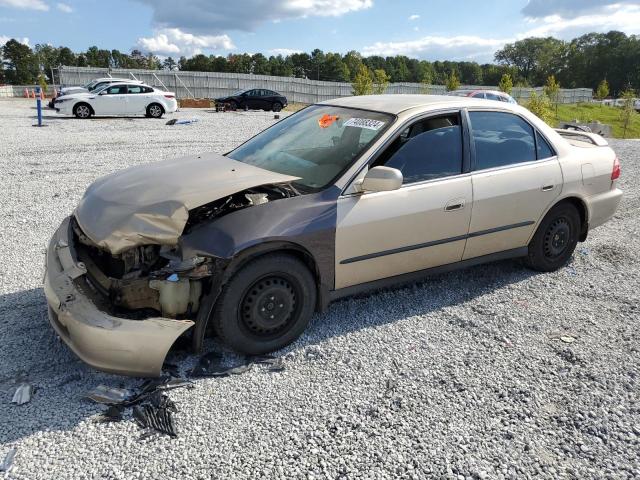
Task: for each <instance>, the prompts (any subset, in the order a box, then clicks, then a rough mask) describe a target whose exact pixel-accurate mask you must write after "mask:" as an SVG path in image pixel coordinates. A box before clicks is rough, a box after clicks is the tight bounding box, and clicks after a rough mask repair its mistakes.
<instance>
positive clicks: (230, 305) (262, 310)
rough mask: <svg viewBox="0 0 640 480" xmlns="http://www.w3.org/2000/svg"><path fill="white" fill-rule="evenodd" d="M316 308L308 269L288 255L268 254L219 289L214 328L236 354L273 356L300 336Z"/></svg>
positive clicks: (214, 313)
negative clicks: (274, 352) (266, 354)
mask: <svg viewBox="0 0 640 480" xmlns="http://www.w3.org/2000/svg"><path fill="white" fill-rule="evenodd" d="M315 305H316V284H315V279H314V277H313V275H312V274H311V272H310V271H309V269H308V268H307V266H306V265H305V264H304V263H303V262H301V261H300V260H298V259H297V258H295V257H293V256H291V255H287V254H270V255H266V256H264V257H260V258H257V259H256V260H253V261H251V262H250V263H248V264H247V265H246V266H244V267H243V268H241V269H240V270H239V271H238V272H237V273H236V274H235V275H234V276H233V277H232V278H231V279H230V280H229V282H228V283H227V284H226V285H225V286H224V288H223V290H222V293H221V295H220V298H219V299H218V301H217V302H216V306H215V308H214V312H213V318H212V321H213V327H214V330H215V332H216V334H217V335H218V336H219V337H220V338H221V340H222V341H223V342H224V343H226V344H227V345H229V346H230V347H231V348H233V349H234V350H236V351H238V352H241V353H245V354H249V355H257V354H262V353H267V352H272V351H274V350H278V349H280V348H282V347H284V346H286V345H288V344H289V343H291V342H293V341H294V340H295V339H296V338H298V336H300V334H301V333H302V332H303V331H304V329H305V328H306V326H307V324H308V323H309V320H310V318H311V316H312V315H313V311H314V310H315Z"/></svg>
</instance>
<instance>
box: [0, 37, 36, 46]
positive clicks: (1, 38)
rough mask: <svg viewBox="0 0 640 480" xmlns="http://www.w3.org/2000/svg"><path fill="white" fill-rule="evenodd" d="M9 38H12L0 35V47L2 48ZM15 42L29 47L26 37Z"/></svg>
mask: <svg viewBox="0 0 640 480" xmlns="http://www.w3.org/2000/svg"><path fill="white" fill-rule="evenodd" d="M11 38H12V37H7V36H6V35H0V47H2V46H3V45H4V44H5V43H7V42H8V41H9V40H11ZM15 40H16V41H18V42H20V43H23V44H25V45H29V39H28V38H27V37H23V38H16V39H15Z"/></svg>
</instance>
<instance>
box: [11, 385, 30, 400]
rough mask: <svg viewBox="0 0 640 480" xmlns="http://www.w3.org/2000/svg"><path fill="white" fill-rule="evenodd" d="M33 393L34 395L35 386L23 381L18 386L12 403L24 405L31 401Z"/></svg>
mask: <svg viewBox="0 0 640 480" xmlns="http://www.w3.org/2000/svg"><path fill="white" fill-rule="evenodd" d="M31 395H33V387H32V386H31V385H29V384H28V383H21V384H20V385H18V388H16V391H15V393H14V394H13V399H12V400H11V403H16V404H18V405H24V404H25V403H28V402H29V401H31Z"/></svg>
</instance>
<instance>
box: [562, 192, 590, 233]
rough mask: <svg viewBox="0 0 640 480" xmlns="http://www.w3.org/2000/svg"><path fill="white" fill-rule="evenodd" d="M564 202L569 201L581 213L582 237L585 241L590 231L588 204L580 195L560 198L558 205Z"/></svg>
mask: <svg viewBox="0 0 640 480" xmlns="http://www.w3.org/2000/svg"><path fill="white" fill-rule="evenodd" d="M562 203H569V204H571V205H573V206H574V207H576V210H578V213H579V214H580V238H579V240H580V241H581V242H584V241H585V240H586V239H587V233H588V232H589V222H588V213H587V206H586V205H585V204H584V202H583V201H582V200H581V199H579V198H578V197H568V198H563V199H562V200H560V201H559V202H558V203H557V204H556V205H560V204H562Z"/></svg>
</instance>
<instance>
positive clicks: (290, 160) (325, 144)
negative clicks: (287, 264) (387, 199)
mask: <svg viewBox="0 0 640 480" xmlns="http://www.w3.org/2000/svg"><path fill="white" fill-rule="evenodd" d="M393 119H394V117H393V116H392V115H388V114H385V113H380V112H369V111H365V110H356V109H350V108H341V107H331V106H327V105H313V106H311V107H308V108H305V109H304V110H301V111H299V112H298V113H296V114H294V115H291V116H290V117H287V118H285V119H284V120H282V121H281V122H279V123H277V124H275V125H274V126H273V127H271V128H269V129H268V130H265V131H264V132H262V133H260V134H258V135H257V136H255V137H253V138H252V139H251V140H249V141H248V142H246V143H245V144H244V145H241V146H239V147H238V148H236V149H235V150H233V151H232V152H230V153H229V154H228V155H227V156H228V157H229V158H233V159H234V160H238V161H239V162H243V163H248V164H249V165H254V166H256V167H260V168H264V169H265V170H270V171H272V172H277V173H282V174H285V175H291V176H294V177H300V180H298V182H296V184H298V185H302V186H304V187H309V188H311V189H320V188H323V187H326V186H327V185H329V184H330V183H332V182H333V181H334V179H335V178H336V177H338V175H340V174H341V173H342V172H344V171H345V170H346V169H347V168H348V167H349V166H350V165H351V164H352V163H353V162H354V161H355V159H356V158H357V157H358V156H359V155H360V154H361V153H362V152H363V151H364V150H365V149H366V148H368V147H369V146H370V145H371V144H372V143H373V142H375V141H376V140H377V139H378V138H379V137H380V135H381V134H382V132H383V131H384V130H385V129H386V128H387V127H388V126H389V125H390V124H391V123H392V122H393Z"/></svg>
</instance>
